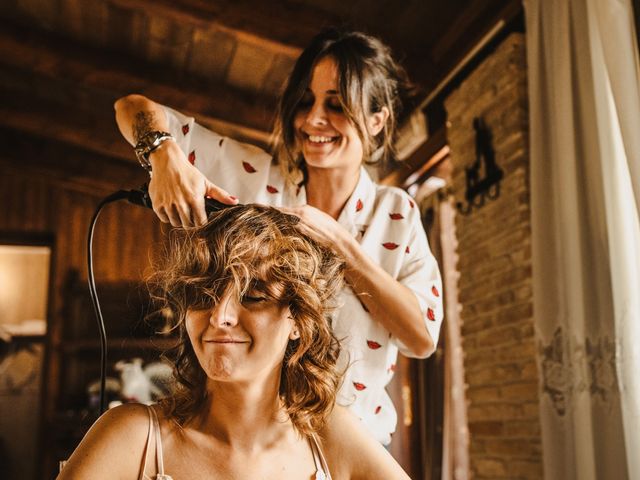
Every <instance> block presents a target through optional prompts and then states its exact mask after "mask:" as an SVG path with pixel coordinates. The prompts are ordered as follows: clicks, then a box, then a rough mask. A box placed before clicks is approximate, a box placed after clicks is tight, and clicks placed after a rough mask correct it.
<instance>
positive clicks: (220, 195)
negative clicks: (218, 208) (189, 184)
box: [205, 180, 238, 205]
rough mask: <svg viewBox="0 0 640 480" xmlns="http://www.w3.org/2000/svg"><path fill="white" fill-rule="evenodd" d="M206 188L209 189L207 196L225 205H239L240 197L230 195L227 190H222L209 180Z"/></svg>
mask: <svg viewBox="0 0 640 480" xmlns="http://www.w3.org/2000/svg"><path fill="white" fill-rule="evenodd" d="M205 187H206V189H207V191H206V196H207V197H210V198H213V199H215V200H218V201H219V202H222V203H224V204H225V205H235V204H236V203H238V197H234V196H233V195H231V194H229V192H227V191H226V190H224V189H222V188H220V187H219V186H217V185H216V184H214V183H211V182H209V181H208V180H207V181H206V183H205Z"/></svg>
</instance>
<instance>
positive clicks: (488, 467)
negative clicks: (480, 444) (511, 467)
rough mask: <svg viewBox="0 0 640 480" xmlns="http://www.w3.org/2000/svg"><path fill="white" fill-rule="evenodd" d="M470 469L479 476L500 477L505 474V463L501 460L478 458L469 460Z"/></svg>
mask: <svg viewBox="0 0 640 480" xmlns="http://www.w3.org/2000/svg"><path fill="white" fill-rule="evenodd" d="M471 469H472V470H473V472H474V473H475V474H476V475H477V477H476V478H479V477H487V478H500V477H504V476H505V475H506V474H507V469H506V467H505V464H504V462H503V461H501V460H495V459H489V458H486V459H478V460H476V461H473V459H472V461H471Z"/></svg>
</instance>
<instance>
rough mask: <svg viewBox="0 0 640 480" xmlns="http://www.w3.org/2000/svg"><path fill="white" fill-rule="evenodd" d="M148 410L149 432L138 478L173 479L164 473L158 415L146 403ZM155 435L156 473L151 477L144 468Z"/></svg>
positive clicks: (142, 479) (151, 479) (150, 479)
mask: <svg viewBox="0 0 640 480" xmlns="http://www.w3.org/2000/svg"><path fill="white" fill-rule="evenodd" d="M147 410H148V411H149V432H148V433H147V446H146V447H145V450H144V463H143V464H142V470H141V471H140V477H139V479H140V480H173V478H171V475H166V474H165V473H164V458H163V456H162V436H161V435H160V422H158V415H157V414H156V411H155V410H154V409H153V407H151V406H150V405H147ZM152 436H155V440H156V470H157V471H158V474H157V475H156V478H155V479H153V478H151V477H150V476H149V475H147V474H146V473H144V472H145V470H146V469H147V458H148V457H149V447H150V446H151V438H152Z"/></svg>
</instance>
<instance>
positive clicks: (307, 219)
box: [278, 205, 354, 257]
mask: <svg viewBox="0 0 640 480" xmlns="http://www.w3.org/2000/svg"><path fill="white" fill-rule="evenodd" d="M278 209H279V210H280V211H282V212H283V213H287V214H289V215H294V216H296V217H298V218H299V219H300V223H299V228H300V230H301V231H302V232H303V233H305V234H306V235H309V236H310V237H311V238H313V239H314V240H316V241H317V242H320V243H322V244H324V245H327V246H328V247H330V248H331V249H332V250H333V251H334V252H336V253H338V254H340V255H342V256H344V257H347V256H348V251H349V250H348V246H349V245H350V244H353V243H354V239H353V237H352V236H351V235H350V234H349V232H347V231H346V230H345V229H344V228H343V227H342V225H340V224H339V223H338V222H337V221H336V220H334V218H333V217H332V216H331V215H328V214H326V213H325V212H323V211H322V210H319V209H317V208H315V207H312V206H310V205H302V206H300V207H278Z"/></svg>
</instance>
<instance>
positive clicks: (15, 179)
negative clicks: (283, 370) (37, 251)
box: [0, 158, 162, 453]
mask: <svg viewBox="0 0 640 480" xmlns="http://www.w3.org/2000/svg"><path fill="white" fill-rule="evenodd" d="M13 165H15V163H10V162H7V159H3V158H0V205H2V208H0V232H2V233H4V232H11V233H12V234H16V233H17V234H25V235H29V234H43V233H44V234H50V235H51V236H52V238H53V239H54V246H53V257H52V262H53V264H52V269H51V289H52V291H51V295H50V301H49V312H48V339H47V349H46V353H45V362H44V365H45V372H43V373H44V375H45V378H46V380H45V382H44V385H43V400H44V401H43V402H42V418H43V425H44V428H45V430H44V432H43V434H44V435H45V438H47V436H48V435H49V432H48V430H47V426H48V425H49V424H50V423H51V421H52V419H53V418H54V416H55V412H56V408H57V404H56V400H57V399H58V398H59V397H60V391H59V389H60V374H61V371H62V370H61V367H62V365H61V363H60V362H61V356H60V355H59V354H60V352H61V351H62V347H63V345H62V342H63V340H62V339H63V331H64V328H65V316H64V312H65V305H64V302H65V297H66V293H65V289H66V288H67V285H68V281H69V278H70V276H71V275H72V274H73V272H74V271H77V272H79V274H80V278H84V279H86V271H87V267H86V239H87V233H88V228H89V221H90V219H91V216H92V215H93V212H94V209H95V208H96V206H97V204H98V202H99V201H100V199H101V198H103V197H104V196H105V194H106V193H109V192H107V191H105V185H104V184H100V186H99V187H94V188H93V190H94V192H92V187H91V180H90V179H87V183H86V184H85V185H82V184H81V183H79V182H78V181H77V180H75V181H74V182H69V181H65V180H64V179H61V178H60V176H58V175H48V176H46V175H43V174H42V172H41V171H39V170H37V169H30V168H28V167H27V168H24V169H23V170H21V169H20V168H18V167H17V166H13ZM63 168H64V167H62V166H61V169H63ZM135 168H137V167H135ZM120 187H122V186H118V185H113V189H112V190H113V191H115V190H117V189H118V188H120ZM161 241H162V229H161V224H160V222H159V221H158V220H157V219H156V218H155V215H154V214H153V212H151V211H150V210H146V209H143V208H141V207H136V206H134V205H128V204H124V203H123V204H111V205H108V206H107V207H105V210H103V213H102V214H101V216H100V218H99V219H98V224H97V228H96V234H95V238H94V247H93V248H94V255H95V259H94V265H95V275H96V281H97V282H98V283H100V282H125V281H133V282H135V281H140V280H141V279H142V272H143V271H144V270H145V269H146V268H147V266H148V265H149V258H150V251H151V250H152V249H153V246H154V245H156V246H159V245H160V244H161ZM87 288H88V287H87ZM124 300H125V299H123V301H124ZM43 451H44V452H45V453H46V449H45V450H43Z"/></svg>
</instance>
